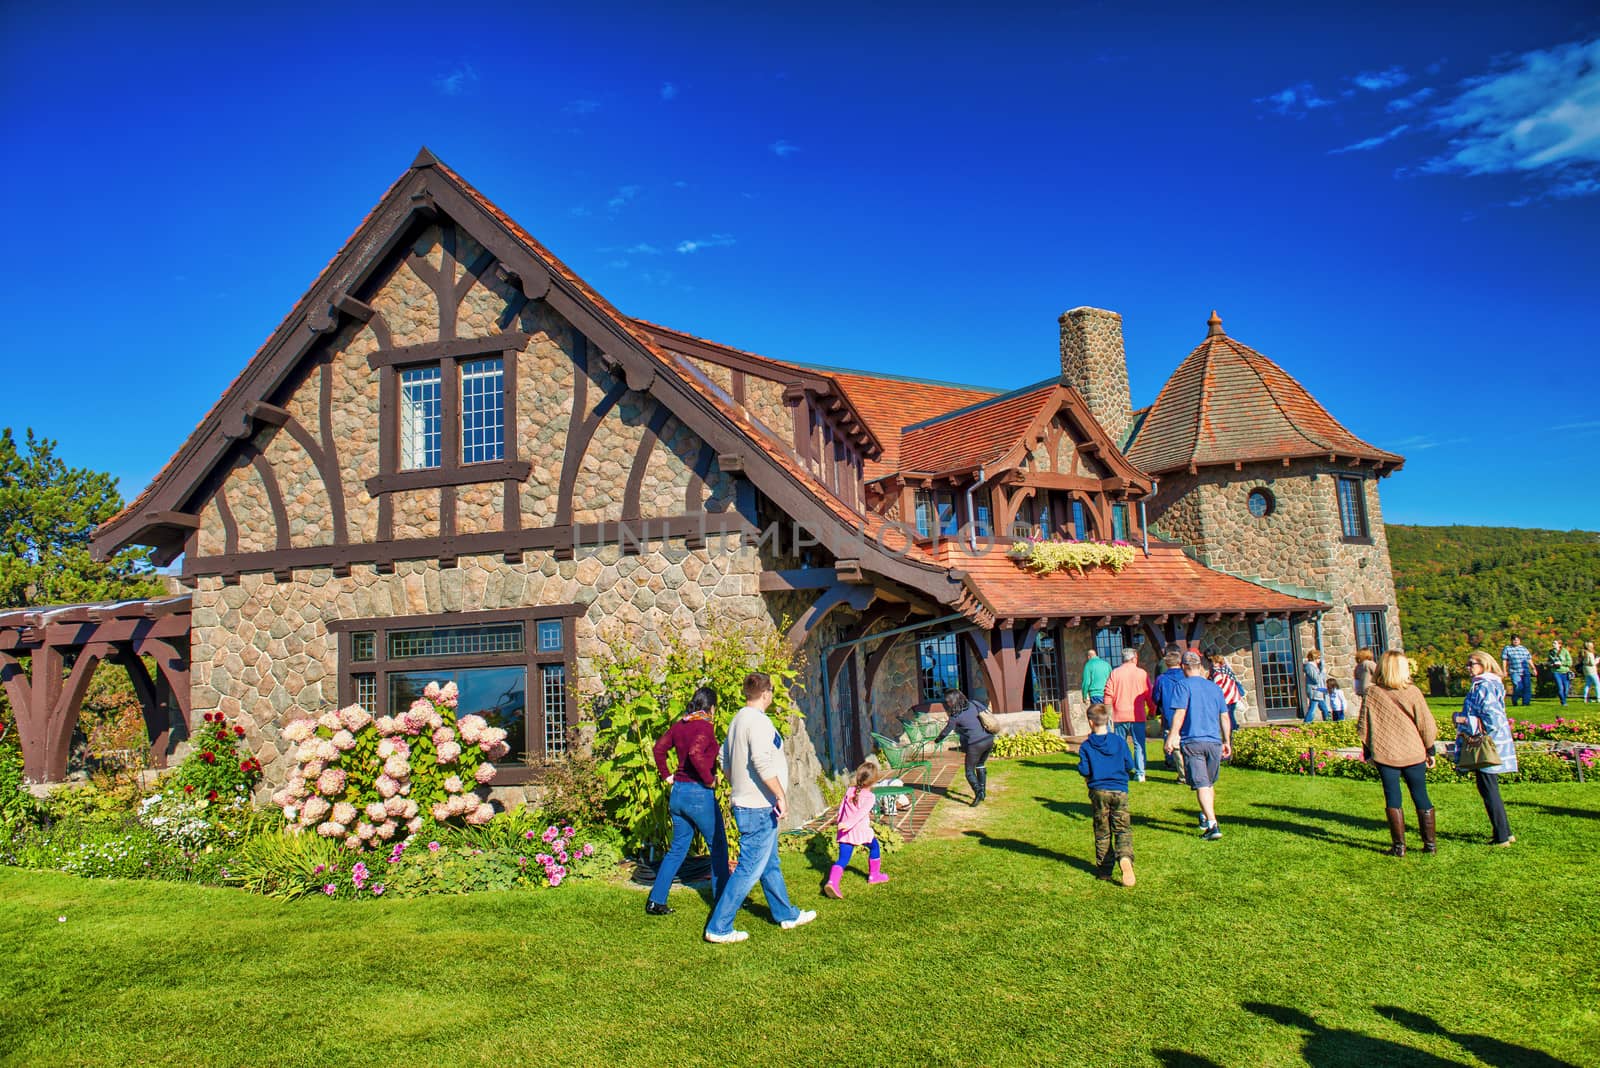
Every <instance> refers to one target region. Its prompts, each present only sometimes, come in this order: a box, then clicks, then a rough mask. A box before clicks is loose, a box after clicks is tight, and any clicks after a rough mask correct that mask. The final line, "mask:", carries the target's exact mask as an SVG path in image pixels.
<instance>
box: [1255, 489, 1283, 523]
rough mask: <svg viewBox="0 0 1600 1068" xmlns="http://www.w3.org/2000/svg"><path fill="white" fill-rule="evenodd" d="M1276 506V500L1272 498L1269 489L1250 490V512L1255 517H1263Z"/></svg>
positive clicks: (1270, 512) (1269, 513)
mask: <svg viewBox="0 0 1600 1068" xmlns="http://www.w3.org/2000/svg"><path fill="white" fill-rule="evenodd" d="M1277 507H1278V502H1277V501H1275V500H1273V498H1272V492H1271V491H1270V490H1264V489H1257V490H1251V491H1250V514H1251V515H1253V516H1255V517H1256V518H1257V519H1265V518H1266V517H1267V516H1269V515H1271V514H1272V513H1273V512H1274V511H1275V510H1276V509H1277Z"/></svg>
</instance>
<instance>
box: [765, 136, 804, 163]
mask: <svg viewBox="0 0 1600 1068" xmlns="http://www.w3.org/2000/svg"><path fill="white" fill-rule="evenodd" d="M767 148H768V149H769V150H770V151H771V152H772V154H773V155H774V156H777V157H778V158H780V159H782V158H784V157H786V156H792V155H794V154H795V153H796V152H798V151H800V146H799V145H791V144H790V143H789V142H787V141H785V140H783V139H781V138H780V139H779V140H777V141H774V142H772V144H770V145H768V146H767Z"/></svg>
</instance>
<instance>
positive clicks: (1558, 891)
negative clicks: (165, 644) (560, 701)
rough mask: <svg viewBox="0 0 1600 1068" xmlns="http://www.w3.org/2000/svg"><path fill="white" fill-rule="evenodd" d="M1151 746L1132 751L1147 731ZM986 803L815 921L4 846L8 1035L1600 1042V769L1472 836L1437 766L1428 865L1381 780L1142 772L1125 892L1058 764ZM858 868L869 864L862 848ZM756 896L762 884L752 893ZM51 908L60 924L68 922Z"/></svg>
mask: <svg viewBox="0 0 1600 1068" xmlns="http://www.w3.org/2000/svg"><path fill="white" fill-rule="evenodd" d="M1155 751H1156V747H1155V746H1152V752H1155ZM990 781H991V789H992V793H991V799H990V803H989V804H987V805H985V806H983V807H982V808H979V809H968V808H966V807H964V806H961V805H959V804H955V803H950V804H945V805H942V806H941V808H940V811H939V812H938V813H937V814H936V816H935V820H934V823H933V824H932V825H931V828H930V831H929V833H928V834H927V835H925V836H924V837H923V838H921V839H920V840H918V841H917V842H915V843H914V844H912V845H911V846H909V847H908V848H906V849H905V850H903V851H901V852H899V853H897V854H894V855H893V856H891V857H889V858H888V859H887V860H886V870H887V871H888V872H889V874H890V875H891V879H892V881H891V882H889V883H888V884H887V885H884V886H874V887H868V886H867V884H866V881H865V879H864V877H863V875H862V873H861V872H859V871H854V872H852V873H851V874H850V875H849V876H848V877H847V878H846V880H845V884H844V886H845V893H846V897H845V900H844V901H842V902H833V901H826V900H824V899H822V898H821V896H820V893H819V889H820V881H821V878H822V875H823V872H822V870H821V867H820V866H819V864H818V863H817V862H814V861H813V860H811V859H810V858H807V857H803V856H793V857H789V858H787V859H786V862H785V870H786V873H787V876H788V880H789V886H790V889H791V892H792V894H793V896H794V898H795V900H796V901H797V902H798V903H800V904H801V905H802V906H803V907H814V908H817V909H818V910H819V911H820V913H821V916H820V918H819V919H818V920H817V922H816V923H814V924H812V925H811V926H809V927H806V928H802V929H800V930H796V931H790V932H784V931H780V930H779V929H778V928H776V927H775V926H772V925H771V924H769V923H767V922H765V914H764V911H763V910H761V909H760V908H758V909H757V910H756V914H755V915H750V914H748V913H746V914H744V915H743V916H742V919H741V926H743V927H745V928H746V929H748V930H749V931H750V932H751V937H750V940H749V941H748V942H745V943H744V944H742V945H736V946H711V945H708V944H706V943H704V942H702V941H701V940H700V933H701V927H702V924H703V923H704V920H705V916H706V912H707V907H706V904H705V903H704V902H703V901H702V899H701V897H700V896H699V895H698V894H697V893H696V892H694V891H692V890H688V889H677V890H674V892H673V894H672V903H673V905H675V906H676V907H677V909H678V911H677V914H676V915H673V916H670V917H666V918H649V917H646V916H645V915H644V914H643V911H642V910H643V903H644V894H643V892H642V891H641V890H639V889H635V888H632V887H630V886H627V885H624V884H620V883H619V884H614V885H612V884H604V883H586V884H568V885H566V886H563V887H561V888H560V889H559V890H556V891H551V892H544V893H533V894H492V895H479V896H472V897H462V898H454V899H441V898H431V899H421V900H410V901H396V900H388V901H380V902H363V903H345V902H334V901H320V900H319V901H305V902H300V903H294V904H284V903H277V902H272V901H267V900H263V899H261V898H257V897H252V896H249V895H247V894H244V893H242V892H237V891H230V890H217V889H205V888H192V887H187V886H173V885H164V884H159V883H134V882H107V881H102V882H93V881H84V880H79V879H75V878H72V877H69V876H65V875H56V874H49V873H37V872H27V871H20V870H16V869H0V951H3V953H4V958H5V960H6V961H7V967H5V968H4V969H3V970H0V976H3V979H0V982H3V984H4V987H3V997H0V1057H3V1058H4V1060H5V1063H11V1064H49V1065H53V1066H54V1065H109V1064H116V1065H124V1064H179V1065H211V1064H217V1065H223V1064H240V1065H319V1066H323V1065H343V1064H360V1065H374V1064H382V1065H389V1064H396V1065H424V1064H426V1065H438V1064H450V1065H465V1064H483V1063H497V1064H529V1063H560V1064H585V1065H590V1064H593V1065H635V1064H639V1065H646V1064H648V1065H661V1064H674V1063H676V1064H766V1065H789V1064H846V1063H861V1064H874V1065H920V1064H951V1065H1009V1064H1051V1065H1078V1064H1085V1065H1087V1064H1119V1065H1141V1064H1143V1065H1149V1064H1163V1065H1209V1064H1216V1065H1227V1066H1234V1065H1300V1064H1303V1063H1307V1062H1309V1063H1311V1064H1313V1065H1345V1064H1349V1065H1356V1066H1358V1068H1375V1066H1380V1065H1438V1064H1490V1065H1501V1066H1504V1065H1520V1064H1529V1065H1553V1064H1560V1063H1570V1064H1596V1063H1600V1046H1597V1041H1600V1039H1597V1036H1600V980H1597V975H1600V953H1597V950H1596V933H1597V931H1600V883H1597V879H1596V872H1597V867H1596V864H1595V859H1596V856H1597V851H1600V786H1593V785H1590V786H1582V785H1578V784H1566V785H1540V786H1533V785H1530V786H1521V787H1516V786H1512V787H1508V788H1507V789H1506V796H1507V799H1508V802H1509V809H1510V814H1511V820H1512V824H1513V827H1514V829H1515V831H1516V833H1517V837H1518V842H1517V844H1516V845H1515V846H1513V847H1511V848H1510V849H1491V848H1489V847H1488V846H1487V845H1485V844H1484V843H1485V842H1486V841H1487V838H1488V834H1487V831H1488V826H1487V822H1486V820H1485V818H1484V815H1483V810H1482V807H1481V805H1480V803H1479V800H1478V797H1477V795H1476V793H1475V791H1474V790H1473V789H1472V787H1471V786H1470V785H1449V786H1444V787H1439V788H1436V790H1435V801H1436V803H1437V805H1438V808H1439V813H1440V815H1439V829H1440V833H1441V839H1442V840H1441V844H1440V852H1439V854H1438V856H1436V857H1428V856H1424V855H1422V854H1420V853H1416V854H1413V855H1411V856H1408V857H1406V858H1404V859H1402V860H1396V859H1393V858H1389V857H1386V856H1383V855H1382V854H1381V852H1380V851H1381V849H1382V848H1383V847H1384V846H1386V844H1387V832H1386V829H1385V826H1384V822H1383V812H1382V809H1383V803H1382V797H1381V792H1380V790H1379V788H1378V786H1377V785H1376V784H1374V783H1360V782H1351V781H1345V780H1329V779H1316V780H1309V779H1302V778H1294V777H1287V776H1274V775H1269V774H1265V773H1258V772H1246V771H1239V770H1234V769H1226V770H1225V771H1224V773H1223V779H1222V782H1221V785H1220V791H1219V792H1220V815H1221V819H1222V825H1223V829H1224V833H1225V836H1224V838H1223V839H1222V840H1221V841H1220V842H1202V841H1200V840H1199V839H1198V837H1197V836H1196V833H1195V828H1194V809H1193V807H1192V803H1191V795H1190V793H1189V791H1188V790H1186V789H1183V788H1181V787H1180V786H1178V785H1177V784H1176V783H1174V782H1173V780H1172V776H1171V774H1170V773H1168V772H1166V771H1164V770H1153V772H1152V781H1150V782H1148V783H1145V784H1143V785H1140V784H1135V786H1134V794H1133V806H1134V811H1135V813H1136V816H1135V824H1134V836H1135V849H1136V853H1137V870H1138V877H1139V884H1138V886H1137V887H1135V888H1133V889H1131V890H1128V889H1123V888H1121V887H1119V886H1116V885H1113V884H1110V883H1105V882H1100V881H1097V880H1095V879H1094V878H1093V876H1092V874H1091V871H1090V861H1091V855H1092V842H1091V829H1090V820H1089V816H1088V807H1087V804H1086V801H1085V791H1084V787H1083V781H1082V779H1081V777H1080V776H1079V775H1078V774H1077V773H1076V770H1075V758H1072V757H1051V758H1039V759H1025V760H1019V761H1014V762H1000V761H996V762H995V763H994V764H993V765H992V770H991V774H990ZM858 863H859V862H858ZM756 899H757V900H759V894H757V895H756ZM58 917H65V918H66V922H64V923H63V922H58Z"/></svg>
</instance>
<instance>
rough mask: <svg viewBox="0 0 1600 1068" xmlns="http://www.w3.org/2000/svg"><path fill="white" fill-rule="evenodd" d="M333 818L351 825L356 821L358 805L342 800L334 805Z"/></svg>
mask: <svg viewBox="0 0 1600 1068" xmlns="http://www.w3.org/2000/svg"><path fill="white" fill-rule="evenodd" d="M333 818H334V820H336V821H337V822H339V823H342V824H344V825H345V826H349V825H350V824H352V823H354V822H355V821H356V806H354V805H352V804H351V803H350V802H348V801H340V802H339V803H338V804H336V805H334V806H333Z"/></svg>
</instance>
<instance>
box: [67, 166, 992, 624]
mask: <svg viewBox="0 0 1600 1068" xmlns="http://www.w3.org/2000/svg"><path fill="white" fill-rule="evenodd" d="M438 215H443V216H446V217H448V218H449V219H451V220H452V221H453V222H454V223H455V224H456V225H457V226H458V227H460V228H461V229H463V230H465V231H466V232H467V233H468V234H470V235H471V236H472V238H473V239H474V240H475V241H477V242H478V243H479V244H480V245H482V246H483V247H484V248H485V249H486V250H487V251H488V252H489V253H491V254H492V255H493V256H494V257H495V259H496V260H498V261H499V263H500V264H501V266H502V267H503V268H504V269H505V270H506V271H507V272H508V276H509V277H511V278H512V279H514V280H515V281H516V282H517V283H519V284H520V285H521V287H522V289H523V291H524V293H525V294H528V295H530V297H536V298H538V299H542V300H545V301H547V302H548V303H549V304H550V306H551V307H552V308H554V309H555V310H556V311H557V312H559V313H560V314H561V315H562V316H563V317H564V318H566V319H567V320H568V321H569V322H571V323H573V324H574V325H575V326H576V327H577V328H578V329H579V330H580V331H582V332H583V333H584V335H585V336H587V337H588V338H589V341H590V344H591V346H593V347H595V348H597V349H598V350H599V353H600V358H601V360H602V361H604V362H605V363H607V364H608V365H612V366H616V367H618V369H619V371H625V372H626V377H627V382H628V385H629V386H630V387H631V388H633V389H636V390H641V391H648V392H650V393H651V394H653V395H654V396H655V397H656V398H657V399H658V400H659V401H660V402H661V403H663V404H665V405H666V406H667V408H668V410H670V411H671V412H672V413H673V414H674V415H675V416H677V417H678V418H679V419H680V420H681V421H682V422H683V423H684V424H685V425H686V426H688V427H689V429H691V430H692V431H693V432H694V433H695V434H697V435H699V436H700V437H701V439H702V440H704V441H705V442H707V443H708V444H709V445H711V447H712V448H713V449H715V450H717V452H719V453H724V454H736V455H738V456H739V457H741V459H742V460H743V461H744V471H743V473H744V475H745V477H747V478H748V479H749V480H750V481H751V482H752V483H753V484H754V485H755V486H756V488H757V489H759V490H761V492H762V493H763V494H765V495H766V496H767V497H768V498H769V499H771V500H772V501H773V502H774V503H775V504H776V505H777V506H778V507H779V508H781V509H782V510H783V511H784V512H786V513H787V514H788V515H790V516H792V517H793V518H794V519H796V520H799V521H801V522H823V523H829V522H831V523H836V524H839V526H840V527H841V528H843V529H842V530H841V531H840V533H841V534H843V535H844V536H845V537H846V538H849V537H853V536H855V535H856V534H857V533H858V532H859V531H860V530H861V529H862V527H863V526H865V527H866V531H867V534H868V536H869V538H868V540H866V541H859V540H858V546H859V548H860V552H861V557H862V559H861V565H862V567H863V568H865V569H867V570H869V571H873V572H876V573H878V574H881V575H883V576H884V577H885V578H887V579H889V580H891V581H895V582H899V583H902V584H903V585H905V586H906V587H908V588H910V589H913V590H916V591H919V592H920V593H922V594H924V595H927V596H929V597H930V598H931V599H933V600H935V601H937V602H939V603H943V604H948V605H952V606H958V607H960V608H961V610H972V611H973V612H975V613H976V617H975V618H981V617H982V612H981V609H980V608H979V607H978V606H977V605H976V603H975V601H974V600H973V598H972V597H971V594H970V592H969V591H968V590H967V589H966V587H965V586H963V584H962V583H961V582H960V581H959V579H958V578H957V577H956V576H953V575H951V574H949V573H948V572H947V571H945V570H944V569H943V568H940V567H938V565H936V564H934V563H933V562H932V560H931V559H929V558H928V557H927V556H926V554H921V553H909V554H902V555H896V554H894V553H891V552H889V551H888V550H885V549H880V548H878V547H876V546H875V545H874V544H872V543H871V540H870V539H871V536H872V535H873V533H874V529H875V528H878V527H881V526H882V520H881V518H878V517H873V516H867V517H863V516H861V515H860V514H859V513H857V512H855V511H854V510H853V509H851V508H850V507H849V506H848V505H846V504H844V502H842V501H840V500H839V499H838V498H837V497H836V496H835V495H834V494H833V493H831V492H829V491H828V489H827V488H826V487H825V486H823V485H822V483H821V482H820V481H818V480H817V479H816V478H815V477H814V476H813V475H811V473H810V472H809V471H807V470H806V469H805V468H804V467H803V466H801V465H800V464H799V463H798V462H796V461H795V460H794V459H793V458H792V457H791V456H790V455H788V451H787V449H785V448H784V447H783V446H781V445H780V444H779V443H777V442H774V441H772V440H771V439H770V438H769V437H768V435H766V434H764V433H762V432H761V431H760V430H759V429H758V428H757V427H756V426H755V424H754V423H753V422H752V421H751V420H750V419H749V418H748V417H746V416H745V415H744V413H743V412H742V410H741V409H740V406H738V405H736V404H735V403H734V402H733V400H732V398H730V397H728V396H727V395H726V394H724V393H723V392H722V391H721V390H720V389H719V388H718V387H716V386H715V385H714V384H713V383H711V382H710V381H709V380H708V379H706V378H705V376H704V375H702V374H700V373H699V372H698V371H697V370H696V369H695V368H694V367H693V365H692V364H690V363H689V361H688V360H687V359H685V358H682V357H678V356H675V355H674V354H672V353H670V352H668V351H667V350H666V349H665V348H662V347H661V346H660V345H658V344H657V343H656V342H655V341H654V339H653V338H652V337H651V336H650V334H649V333H648V332H647V331H646V330H645V329H644V328H643V327H641V326H639V325H638V324H636V323H634V322H633V320H631V319H629V318H628V317H626V316H624V315H623V314H622V313H621V312H619V311H618V310H617V309H616V308H615V307H613V306H612V305H611V303H610V302H609V301H607V300H606V299H605V298H604V297H602V296H601V295H600V294H599V293H598V292H596V291H595V290H594V289H593V288H592V287H590V286H589V285H588V283H586V282H585V281H583V279H581V278H579V277H578V275H577V274H576V273H575V272H574V271H573V270H572V269H571V268H569V267H568V266H567V265H566V264H564V263H562V262H561V261H560V260H559V259H557V258H556V257H555V256H554V255H553V254H551V252H550V251H549V250H548V249H547V248H545V247H544V246H543V245H542V244H540V243H539V242H538V241H537V240H535V239H534V238H533V236H532V235H531V234H529V233H528V232H527V231H526V230H524V229H523V228H522V227H521V226H519V225H518V224H517V223H516V222H515V221H514V220H512V219H511V218H510V216H508V215H506V214H505V213H504V212H503V211H501V210H500V209H499V208H498V207H497V206H495V205H494V204H493V203H492V202H490V201H489V200H488V198H486V197H485V196H483V194H481V193H480V192H478V191H477V190H476V189H474V188H473V187H472V185H471V184H469V183H468V182H467V181H466V180H465V179H463V178H462V177H461V176H460V175H458V174H456V173H455V172H454V171H452V170H451V169H450V168H448V167H446V166H445V165H444V164H443V163H441V162H440V161H439V160H438V159H437V158H436V157H435V156H434V155H433V154H432V153H431V152H429V151H428V150H427V149H423V150H422V151H421V152H420V153H419V154H418V156H417V159H416V160H415V162H414V163H413V164H412V166H411V168H410V169H409V170H408V171H407V172H406V173H405V174H404V175H402V176H401V178H400V180H399V181H397V182H396V183H395V184H394V185H393V186H391V187H390V188H389V190H388V192H387V193H385V194H384V198H383V199H382V200H380V201H379V203H378V205H377V206H376V207H375V208H374V209H373V210H372V212H370V213H369V214H368V216H367V218H366V219H365V220H364V221H363V222H362V224H361V226H360V227H358V228H357V230H356V232H355V233H354V234H353V235H352V236H351V237H350V239H349V240H348V241H347V242H346V243H345V246H344V248H342V249H341V250H340V252H339V253H338V255H336V256H335V257H334V258H333V260H332V261H331V262H330V263H329V264H328V266H327V267H326V268H324V270H323V272H322V274H321V275H319V276H318V278H317V280H316V281H315V282H314V283H313V284H312V286H311V288H310V289H309V290H308V291H307V292H306V294H305V295H304V296H302V297H301V298H300V300H299V301H298V302H297V303H296V304H295V306H294V308H293V309H292V310H291V311H290V313H289V315H288V316H287V317H286V318H285V319H284V320H283V322H282V323H280V324H279V326H278V328H277V330H275V331H274V332H273V334H272V336H271V337H269V338H268V339H267V341H266V343H265V344H263V345H262V347H261V349H260V350H259V351H257V353H256V354H255V356H254V357H252V358H251V360H250V362H249V363H248V364H247V365H246V366H245V369H244V370H243V371H242V372H241V373H240V375H239V377H238V378H237V379H235V380H234V382H233V384H232V385H231V386H229V387H228V390H227V391H226V392H225V393H224V394H223V396H222V397H221V399H219V400H218V401H217V403H216V405H214V406H213V407H212V409H211V411H210V412H209V413H208V414H207V415H206V417H205V419H204V420H202V421H201V423H200V425H199V426H198V427H196V429H195V431H194V432H193V433H192V434H191V435H190V437H189V439H188V441H186V442H185V443H184V445H183V446H182V448H180V449H179V450H178V452H177V453H175V454H174V455H173V457H172V459H171V460H169V461H168V462H167V464H166V466H164V467H163V468H162V470H161V472H160V473H159V474H158V475H157V476H156V478H155V479H154V480H153V481H152V482H151V483H150V485H149V486H148V487H146V488H145V490H144V492H142V493H141V494H140V495H139V496H138V497H137V498H136V499H135V500H134V501H133V503H132V504H130V505H129V506H128V507H127V508H125V509H124V510H123V511H122V512H120V513H118V514H117V515H116V516H113V517H112V518H111V519H110V520H108V521H107V522H105V523H104V524H102V525H101V526H100V527H99V528H98V529H97V530H96V531H95V534H94V539H93V545H94V549H95V551H96V552H97V553H99V554H102V555H110V554H111V553H114V552H116V551H117V550H118V549H119V548H121V547H123V546H126V545H130V544H154V545H158V546H161V547H162V548H163V549H164V550H165V551H166V552H168V553H171V552H172V551H173V550H174V547H175V546H176V547H181V545H182V539H183V537H184V536H185V535H186V534H187V533H188V532H189V531H190V530H192V529H194V526H195V519H194V512H196V511H197V510H198V509H199V507H200V506H201V504H202V503H203V500H202V498H203V496H204V493H203V491H204V489H205V487H206V486H207V484H208V483H207V480H208V479H209V478H210V477H211V475H212V473H213V472H214V471H215V470H217V468H218V467H219V466H220V465H222V464H223V463H224V462H226V461H227V459H228V458H229V457H230V456H231V455H232V454H233V449H234V447H235V445H236V443H237V442H238V441H239V440H241V439H242V438H245V437H248V434H249V431H250V430H251V428H252V426H253V423H254V420H255V418H256V416H255V414H254V413H256V412H257V411H259V410H260V406H261V405H262V404H263V403H266V402H269V401H270V399H271V398H272V396H273V395H274V392H275V391H276V390H277V389H278V388H279V387H280V386H282V385H283V384H284V383H285V382H287V381H288V380H289V378H290V376H291V375H292V374H293V372H294V371H295V370H296V369H297V368H298V367H299V366H300V365H301V363H302V361H303V360H304V359H306V358H307V357H308V356H310V355H311V354H312V351H313V350H314V349H315V348H316V347H317V346H318V345H320V344H321V342H322V340H323V339H324V338H325V337H326V336H327V335H328V334H330V333H332V332H333V331H334V330H335V329H336V328H337V326H338V325H339V323H340V321H341V320H340V316H341V315H350V314H353V313H352V312H350V311H348V310H347V309H348V308H349V306H350V302H351V301H352V300H353V299H354V293H353V291H354V290H356V289H358V288H359V287H360V286H362V285H363V284H364V283H365V282H367V281H368V280H369V279H370V278H372V277H373V275H374V274H375V272H376V271H377V270H378V269H379V268H380V267H381V265H382V264H383V263H384V262H385V261H386V259H387V257H388V255H389V254H390V253H391V252H392V251H393V250H394V249H395V248H397V247H399V245H400V243H401V242H402V241H404V240H406V239H407V237H408V235H410V234H412V233H414V232H415V229H416V221H417V219H418V218H419V217H420V218H422V219H433V218H435V217H436V216H438Z"/></svg>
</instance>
